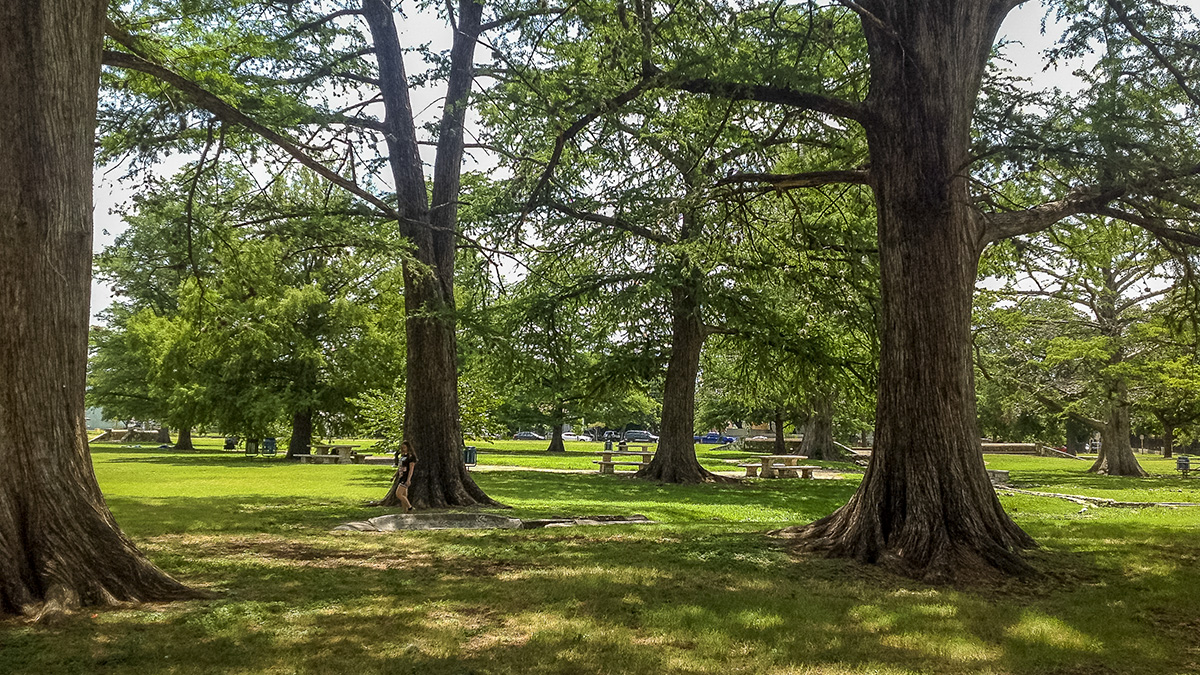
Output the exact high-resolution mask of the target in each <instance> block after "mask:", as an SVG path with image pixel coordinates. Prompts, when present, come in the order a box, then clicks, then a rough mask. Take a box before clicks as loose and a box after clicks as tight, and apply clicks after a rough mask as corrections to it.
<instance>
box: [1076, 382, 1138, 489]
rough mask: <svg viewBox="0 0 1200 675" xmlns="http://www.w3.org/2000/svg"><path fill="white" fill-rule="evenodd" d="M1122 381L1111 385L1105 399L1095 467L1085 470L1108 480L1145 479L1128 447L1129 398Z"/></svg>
mask: <svg viewBox="0 0 1200 675" xmlns="http://www.w3.org/2000/svg"><path fill="white" fill-rule="evenodd" d="M1127 389H1128V387H1127V385H1126V384H1125V382H1124V381H1122V380H1118V381H1116V382H1115V383H1113V385H1112V392H1111V393H1110V395H1109V399H1110V403H1109V408H1108V419H1107V420H1105V423H1104V429H1103V430H1102V431H1101V432H1100V454H1099V455H1098V456H1097V457H1096V463H1095V464H1093V465H1092V468H1090V469H1088V471H1091V472H1092V473H1100V474H1107V475H1109V476H1145V475H1146V471H1145V469H1143V468H1142V465H1141V464H1139V463H1138V461H1137V456H1136V455H1134V454H1133V448H1132V447H1131V446H1130V445H1129V435H1130V428H1129V427H1130V421H1129V417H1130V415H1129V408H1130V404H1129V396H1128V391H1127Z"/></svg>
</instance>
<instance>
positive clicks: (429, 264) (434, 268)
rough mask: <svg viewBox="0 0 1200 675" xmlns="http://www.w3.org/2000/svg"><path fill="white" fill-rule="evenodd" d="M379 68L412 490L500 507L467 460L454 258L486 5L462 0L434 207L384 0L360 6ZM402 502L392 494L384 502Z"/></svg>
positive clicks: (440, 500)
mask: <svg viewBox="0 0 1200 675" xmlns="http://www.w3.org/2000/svg"><path fill="white" fill-rule="evenodd" d="M362 10H363V18H364V19H366V21H367V24H368V26H369V28H370V31H371V38H372V41H373V42H374V46H375V57H376V59H377V60H378V62H379V81H380V92H381V93H382V95H383V104H384V109H385V113H386V114H385V118H384V125H385V126H386V127H387V130H388V131H387V139H388V153H389V157H388V159H389V163H390V166H391V170H392V179H393V181H394V183H395V185H396V197H397V208H398V211H399V212H400V214H401V219H400V223H399V226H400V232H401V234H403V235H404V236H405V237H407V238H408V239H409V240H410V241H411V242H412V243H413V246H414V248H415V250H414V257H415V258H416V261H415V262H407V263H405V267H404V311H405V314H406V317H407V321H406V334H407V338H408V354H407V359H406V363H407V369H408V375H407V378H406V381H405V414H404V417H405V419H404V432H405V435H406V436H407V437H408V439H409V440H410V441H412V443H413V446H414V447H415V449H416V452H417V455H418V461H417V468H416V470H415V473H414V474H413V480H412V486H411V488H410V489H409V500H411V501H412V503H413V505H414V506H415V507H417V508H440V507H448V506H472V505H476V504H489V505H493V506H500V504H498V503H497V502H496V501H494V500H493V499H491V498H490V497H488V496H487V495H486V494H484V492H483V490H481V489H480V488H479V486H478V485H476V484H475V481H474V480H472V479H471V476H470V474H469V473H468V472H467V467H466V464H464V463H463V458H462V453H461V451H460V448H461V446H462V443H463V439H462V429H461V425H460V421H459V407H458V342H457V337H456V336H455V332H454V331H455V325H456V322H457V318H456V308H455V301H454V256H455V248H454V246H455V238H456V236H457V223H458V195H459V186H460V179H461V171H462V156H463V123H464V120H465V118H466V112H467V106H468V99H469V97H470V93H471V85H472V81H473V76H474V67H473V66H474V54H475V44H476V41H477V39H478V37H479V32H480V21H481V18H482V14H483V6H482V5H481V4H480V3H478V2H475V1H474V0H460V2H459V5H458V17H457V24H456V26H457V30H456V31H455V32H454V44H453V46H452V48H451V53H450V77H449V81H448V83H447V85H446V96H445V107H444V109H443V113H442V121H441V124H440V126H439V129H438V142H437V156H436V159H435V160H434V168H433V190H432V199H433V205H432V208H431V207H430V194H429V191H428V189H427V187H426V182H425V172H424V165H423V163H422V160H421V155H420V152H419V150H418V139H417V129H416V126H415V122H414V119H413V110H412V103H411V100H410V98H409V93H408V78H407V75H406V74H405V69H404V60H403V53H402V49H401V46H400V40H399V37H398V35H397V33H396V23H395V16H394V15H393V13H392V8H391V3H389V2H387V1H386V0H362ZM388 500H393V501H397V502H398V500H395V497H394V495H393V494H392V493H390V492H389V494H388V495H387V497H386V498H385V499H384V502H383V503H384V505H390V504H388V503H387V502H388Z"/></svg>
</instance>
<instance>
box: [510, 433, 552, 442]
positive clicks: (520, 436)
mask: <svg viewBox="0 0 1200 675" xmlns="http://www.w3.org/2000/svg"><path fill="white" fill-rule="evenodd" d="M513 440H514V441H544V440H546V437H545V436H542V435H541V434H535V433H533V432H532V431H518V432H517V433H515V434H513Z"/></svg>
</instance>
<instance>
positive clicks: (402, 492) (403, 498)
mask: <svg viewBox="0 0 1200 675" xmlns="http://www.w3.org/2000/svg"><path fill="white" fill-rule="evenodd" d="M396 499H399V500H400V506H403V507H404V510H405V511H412V502H410V501H408V488H406V487H404V485H403V484H400V485H397V486H396Z"/></svg>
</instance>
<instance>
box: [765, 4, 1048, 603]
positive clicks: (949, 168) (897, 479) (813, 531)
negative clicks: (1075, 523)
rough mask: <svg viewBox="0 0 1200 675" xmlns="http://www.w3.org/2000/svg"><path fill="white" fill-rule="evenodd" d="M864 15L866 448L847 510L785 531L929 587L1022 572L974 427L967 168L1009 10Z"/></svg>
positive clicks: (904, 9) (975, 242)
mask: <svg viewBox="0 0 1200 675" xmlns="http://www.w3.org/2000/svg"><path fill="white" fill-rule="evenodd" d="M859 4H861V5H862V6H863V7H864V8H865V10H866V11H869V12H870V13H871V15H872V16H871V18H869V19H864V21H863V27H864V30H865V32H866V35H867V39H868V47H869V54H870V59H871V93H870V96H869V97H868V105H869V107H870V110H871V111H872V113H873V115H872V118H871V119H870V121H869V123H868V124H867V138H868V144H869V147H870V160H871V169H870V174H871V185H872V189H873V190H874V193H875V198H876V206H877V214H878V223H879V252H880V269H881V276H882V289H881V290H882V298H881V304H882V307H881V322H882V325H881V334H882V335H881V336H882V344H881V350H882V351H881V358H880V371H879V396H878V403H877V409H876V431H875V448H874V452H873V456H872V458H871V464H870V465H869V467H868V468H867V472H866V475H865V477H864V478H863V481H862V484H861V486H860V487H859V489H858V491H857V492H856V493H855V494H854V496H853V497H851V499H850V501H849V503H847V504H846V505H845V506H843V507H842V508H841V509H839V510H838V511H836V512H834V513H833V514H831V515H830V516H827V517H825V518H823V519H821V520H819V521H817V522H815V523H813V524H811V525H809V526H807V527H802V528H790V529H789V530H787V531H785V532H787V533H789V534H794V535H797V536H799V537H801V538H802V539H801V541H802V543H803V544H804V545H805V546H806V547H807V548H809V549H811V550H818V551H824V552H827V553H829V554H832V555H838V556H848V557H852V558H855V559H857V560H860V561H864V562H872V563H879V564H882V565H884V566H886V567H888V568H890V569H893V570H895V571H897V572H900V573H903V574H906V575H910V576H914V577H918V578H922V579H925V580H928V581H939V582H941V581H953V580H956V579H971V578H975V577H977V576H978V575H980V574H994V573H996V572H997V571H999V572H1002V573H1022V572H1026V571H1028V570H1029V567H1028V565H1027V564H1026V563H1025V562H1024V561H1023V560H1022V559H1021V557H1020V555H1019V550H1020V549H1022V548H1025V547H1030V546H1033V545H1035V544H1034V541H1033V539H1032V538H1030V537H1029V536H1028V535H1027V534H1025V532H1023V531H1022V530H1021V529H1020V528H1019V527H1017V525H1016V524H1015V523H1013V522H1012V520H1011V519H1010V518H1009V517H1008V515H1007V514H1006V513H1005V512H1004V509H1003V507H1002V506H1001V505H1000V501H999V499H998V498H997V497H996V493H995V491H994V490H993V488H992V485H991V483H990V481H989V480H988V477H987V474H986V472H985V470H984V465H983V456H982V453H981V450H980V445H979V432H978V429H977V426H976V425H977V422H976V413H975V383H974V375H973V368H972V362H971V353H970V346H971V332H970V322H971V300H972V294H973V290H974V285H975V278H976V273H977V265H978V260H979V254H980V253H981V245H980V242H981V241H983V230H982V223H981V222H980V218H979V215H978V213H977V212H976V211H975V210H974V209H973V207H972V204H971V197H970V194H969V190H968V185H967V179H966V174H965V173H964V172H963V168H964V167H966V166H968V165H969V164H970V161H969V159H970V158H969V144H970V140H971V135H970V124H971V117H972V112H973V109H974V105H975V100H976V97H977V95H978V90H979V85H980V82H981V79H982V76H983V71H984V67H985V64H986V61H987V57H988V54H989V53H990V50H991V46H992V42H993V40H994V38H995V35H996V31H997V30H998V28H999V25H1000V22H1001V21H1002V19H1003V17H1004V14H1005V12H1006V9H1007V7H1008V6H1010V5H1011V3H1006V2H999V1H991V2H983V1H980V2H954V3H947V2H944V1H942V0H909V1H907V2H902V3H898V2H884V1H883V0H865V1H863V2H861V3H859ZM876 21H879V22H880V23H876Z"/></svg>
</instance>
